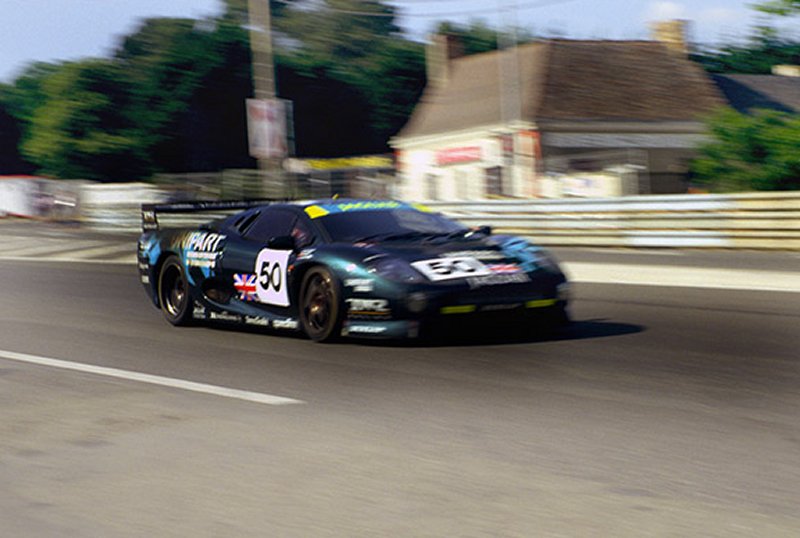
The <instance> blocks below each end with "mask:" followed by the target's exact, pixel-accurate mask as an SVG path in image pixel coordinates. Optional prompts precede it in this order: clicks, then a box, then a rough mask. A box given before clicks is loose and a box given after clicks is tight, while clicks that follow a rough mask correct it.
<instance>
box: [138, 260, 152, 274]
mask: <svg viewBox="0 0 800 538" xmlns="http://www.w3.org/2000/svg"><path fill="white" fill-rule="evenodd" d="M136 265H137V267H139V271H141V272H143V273H145V272H147V270H148V269H149V267H148V265H147V263H145V262H138V263H137V264H136Z"/></svg>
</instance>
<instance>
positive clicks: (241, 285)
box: [233, 273, 258, 301]
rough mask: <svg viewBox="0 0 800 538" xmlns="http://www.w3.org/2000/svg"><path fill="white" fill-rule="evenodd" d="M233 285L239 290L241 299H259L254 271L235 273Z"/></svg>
mask: <svg viewBox="0 0 800 538" xmlns="http://www.w3.org/2000/svg"><path fill="white" fill-rule="evenodd" d="M233 287H234V288H236V291H238V292H239V299H240V300H242V301H255V300H257V299H258V293H257V291H256V275H254V274H252V273H236V274H234V275H233Z"/></svg>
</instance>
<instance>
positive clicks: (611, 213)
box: [79, 184, 800, 250]
mask: <svg viewBox="0 0 800 538" xmlns="http://www.w3.org/2000/svg"><path fill="white" fill-rule="evenodd" d="M184 194H185V193H177V194H176V192H174V191H167V190H164V189H160V188H157V187H154V186H152V185H147V184H113V185H83V187H82V189H81V196H80V203H79V207H80V210H81V216H80V218H81V221H82V222H83V223H84V225H85V226H86V227H88V228H91V229H95V230H101V231H107V232H134V231H137V230H139V228H140V210H139V208H140V204H142V203H153V202H164V201H169V200H174V199H175V196H179V197H180V196H184ZM427 205H428V206H429V207H431V208H432V209H435V210H436V211H440V212H442V213H445V214H447V215H450V216H452V217H454V218H456V219H458V220H460V221H461V222H463V223H465V224H467V225H483V224H488V225H491V226H493V227H494V229H495V230H496V231H497V232H500V233H510V234H517V235H523V236H527V237H530V238H532V239H534V240H535V241H536V242H537V243H539V244H543V245H550V246H584V247H645V248H652V247H686V248H737V249H775V250H800V192H784V193H752V194H730V195H710V194H704V195H699V194H692V195H668V196H631V197H622V198H595V199H575V198H566V199H557V200H496V201H461V202H429V203H427ZM214 216H217V215H214ZM211 217H212V216H210V215H207V214H206V215H201V216H200V218H201V219H205V220H208V219H209V218H211ZM197 221H198V216H192V215H189V216H181V215H177V216H171V217H170V222H164V224H166V225H182V224H185V225H189V224H193V223H195V222H197Z"/></svg>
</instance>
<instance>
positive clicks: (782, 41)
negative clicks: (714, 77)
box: [693, 26, 800, 75]
mask: <svg viewBox="0 0 800 538" xmlns="http://www.w3.org/2000/svg"><path fill="white" fill-rule="evenodd" d="M693 59H694V60H696V61H698V62H700V63H701V64H702V65H703V67H705V69H706V70H707V71H709V72H711V73H743V74H754V75H758V74H770V73H771V72H772V66H774V65H779V64H797V63H800V42H797V41H792V40H789V39H786V38H782V37H781V36H780V35H778V33H777V32H776V31H775V29H773V28H770V27H768V26H762V27H759V28H757V29H756V32H755V34H754V35H752V36H751V37H750V38H749V40H748V42H747V43H746V44H744V45H728V46H725V47H722V48H721V49H720V50H719V51H716V52H704V53H700V54H697V55H695V56H694V57H693Z"/></svg>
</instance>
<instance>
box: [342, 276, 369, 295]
mask: <svg viewBox="0 0 800 538" xmlns="http://www.w3.org/2000/svg"><path fill="white" fill-rule="evenodd" d="M344 285H345V287H347V288H353V292H355V293H370V292H371V291H372V290H373V289H375V282H373V280H372V279H369V278H348V279H346V280H345V281H344Z"/></svg>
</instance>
